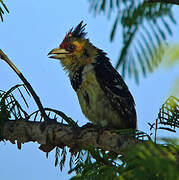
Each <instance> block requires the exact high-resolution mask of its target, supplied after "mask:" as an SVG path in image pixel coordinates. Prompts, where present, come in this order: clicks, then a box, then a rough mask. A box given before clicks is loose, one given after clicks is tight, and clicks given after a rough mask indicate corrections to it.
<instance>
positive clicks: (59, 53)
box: [48, 48, 70, 59]
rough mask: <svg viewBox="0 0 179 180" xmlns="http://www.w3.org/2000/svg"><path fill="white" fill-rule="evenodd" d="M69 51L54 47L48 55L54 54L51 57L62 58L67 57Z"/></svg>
mask: <svg viewBox="0 0 179 180" xmlns="http://www.w3.org/2000/svg"><path fill="white" fill-rule="evenodd" d="M69 53H70V52H69V51H67V50H65V49H61V48H54V49H52V50H51V51H50V52H49V53H48V55H52V56H49V58H53V59H61V58H64V57H66V55H67V54H69Z"/></svg>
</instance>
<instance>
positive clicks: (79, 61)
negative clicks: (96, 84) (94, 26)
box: [48, 21, 97, 71]
mask: <svg viewBox="0 0 179 180" xmlns="http://www.w3.org/2000/svg"><path fill="white" fill-rule="evenodd" d="M85 26H86V24H84V25H83V21H81V22H80V23H79V24H78V25H77V26H76V27H75V28H74V29H73V28H72V29H70V31H69V32H68V33H67V34H66V36H65V38H64V40H63V41H62V43H61V44H60V46H59V47H58V48H54V49H52V50H51V51H50V52H49V54H48V55H50V56H49V57H50V58H54V59H59V60H60V62H61V64H62V66H63V67H64V69H65V70H67V71H73V70H75V69H76V68H78V67H81V66H85V65H87V64H89V63H91V61H92V60H93V59H94V58H95V57H96V55H97V49H96V48H95V47H94V46H93V45H92V44H91V43H90V42H89V40H88V39H86V38H85V36H86V34H87V33H86V32H84V30H85Z"/></svg>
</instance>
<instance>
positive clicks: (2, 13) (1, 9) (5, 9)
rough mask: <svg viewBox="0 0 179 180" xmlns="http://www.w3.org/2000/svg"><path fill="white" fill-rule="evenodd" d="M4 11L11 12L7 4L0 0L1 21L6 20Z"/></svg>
mask: <svg viewBox="0 0 179 180" xmlns="http://www.w3.org/2000/svg"><path fill="white" fill-rule="evenodd" d="M3 9H4V10H3ZM4 11H6V12H7V13H9V10H8V8H7V6H6V5H5V4H4V2H3V0H0V18H1V21H3V20H4V19H3V15H4Z"/></svg>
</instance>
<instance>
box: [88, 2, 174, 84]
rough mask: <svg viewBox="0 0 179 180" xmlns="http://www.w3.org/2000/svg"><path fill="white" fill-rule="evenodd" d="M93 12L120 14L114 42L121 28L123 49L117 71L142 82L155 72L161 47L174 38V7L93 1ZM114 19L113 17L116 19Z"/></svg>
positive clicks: (112, 33)
mask: <svg viewBox="0 0 179 180" xmlns="http://www.w3.org/2000/svg"><path fill="white" fill-rule="evenodd" d="M89 3H90V10H91V11H92V12H93V13H94V14H95V15H96V14H98V13H100V12H103V13H104V14H107V16H108V17H111V15H112V13H113V12H115V13H116V17H115V20H114V25H113V27H112V30H111V35H110V40H111V41H113V40H114V37H115V35H116V32H117V27H118V26H119V25H120V29H121V30H122V34H121V39H122V42H123V47H122V49H121V50H120V55H119V59H118V62H117V64H116V68H117V69H118V68H119V67H120V68H121V71H122V75H123V77H125V76H126V74H128V76H129V77H131V76H134V77H135V80H136V82H137V83H138V82H139V75H140V73H142V74H143V75H144V76H146V75H147V73H149V72H153V70H154V69H155V67H157V66H158V64H159V63H160V62H161V60H162V55H163V51H162V49H161V50H160V51H158V47H161V45H162V44H164V43H165V41H166V38H167V37H166V34H167V33H168V34H169V35H172V29H171V28H170V25H171V23H174V24H175V23H176V22H175V19H174V17H173V13H172V6H171V5H169V4H162V3H146V1H144V0H139V1H136V0H127V1H123V0H116V1H113V0H102V1H99V0H89ZM112 17H113V16H112Z"/></svg>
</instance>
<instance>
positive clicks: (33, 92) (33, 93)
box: [0, 49, 49, 121]
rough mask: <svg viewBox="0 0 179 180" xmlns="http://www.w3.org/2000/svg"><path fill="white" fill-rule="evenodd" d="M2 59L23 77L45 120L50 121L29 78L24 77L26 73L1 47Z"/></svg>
mask: <svg viewBox="0 0 179 180" xmlns="http://www.w3.org/2000/svg"><path fill="white" fill-rule="evenodd" d="M0 59H2V60H4V61H5V62H6V63H7V64H8V65H9V66H10V67H11V68H12V69H13V70H14V72H15V73H16V74H17V75H18V77H19V78H20V79H21V81H22V82H23V83H24V84H25V86H26V87H27V89H28V90H29V92H30V94H31V95H32V97H33V98H34V100H35V102H36V104H37V106H38V108H39V111H40V113H41V115H42V117H43V118H44V119H45V121H48V120H49V118H48V116H47V114H46V113H45V110H44V108H43V106H42V103H41V101H40V98H39V97H38V96H37V94H36V92H35V91H34V89H33V88H32V86H31V85H30V83H29V82H28V81H27V79H26V78H25V77H24V75H23V74H22V73H21V72H20V71H19V70H18V68H17V67H16V66H15V65H14V64H13V63H12V61H11V60H10V59H9V58H8V57H7V55H6V54H5V53H4V52H3V51H2V50H1V49H0Z"/></svg>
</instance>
